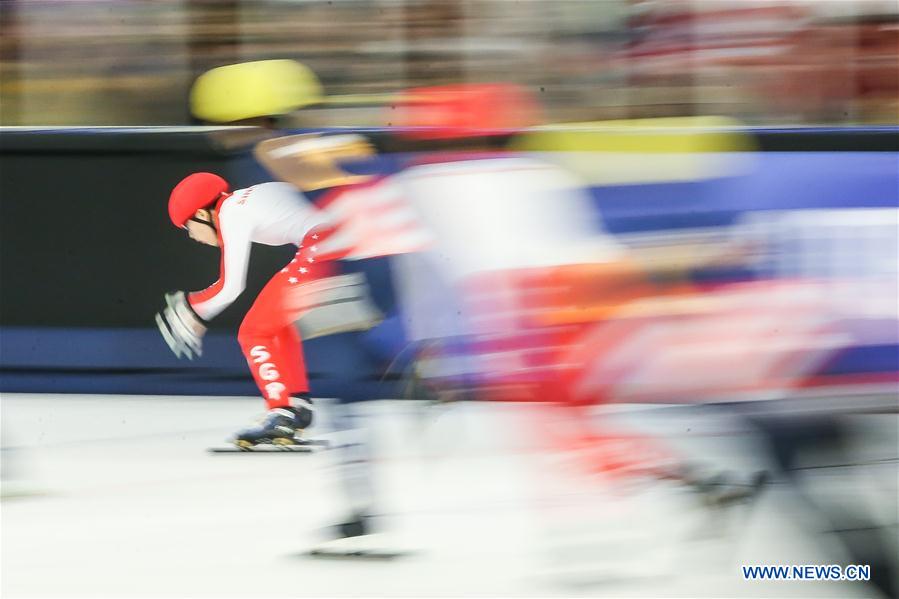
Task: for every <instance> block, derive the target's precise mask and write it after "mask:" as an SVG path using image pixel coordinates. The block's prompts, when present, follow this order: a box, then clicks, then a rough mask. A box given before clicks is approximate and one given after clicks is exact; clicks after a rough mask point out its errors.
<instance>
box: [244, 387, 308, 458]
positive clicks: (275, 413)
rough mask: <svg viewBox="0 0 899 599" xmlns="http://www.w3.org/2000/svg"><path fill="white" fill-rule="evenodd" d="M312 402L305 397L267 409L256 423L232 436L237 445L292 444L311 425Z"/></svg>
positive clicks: (248, 446)
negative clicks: (281, 406)
mask: <svg viewBox="0 0 899 599" xmlns="http://www.w3.org/2000/svg"><path fill="white" fill-rule="evenodd" d="M313 414H314V412H313V410H312V404H311V403H310V402H309V401H308V400H305V399H300V400H296V403H295V405H292V406H285V407H283V408H275V409H273V410H269V411H268V412H267V413H266V414H265V416H263V417H262V418H261V419H259V421H257V422H256V424H254V425H252V426H249V427H247V428H245V429H243V430H241V431H239V432H238V433H237V434H236V435H235V436H234V444H235V445H237V446H238V447H244V448H250V447H253V446H254V445H259V444H266V443H270V444H272V445H294V444H296V443H299V442H300V441H301V438H302V435H303V431H305V430H306V429H307V428H309V426H311V425H312V419H313Z"/></svg>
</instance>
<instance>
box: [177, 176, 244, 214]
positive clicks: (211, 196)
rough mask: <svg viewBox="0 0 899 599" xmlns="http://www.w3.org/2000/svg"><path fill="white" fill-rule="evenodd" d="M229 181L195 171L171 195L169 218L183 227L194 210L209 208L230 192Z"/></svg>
mask: <svg viewBox="0 0 899 599" xmlns="http://www.w3.org/2000/svg"><path fill="white" fill-rule="evenodd" d="M229 192H230V188H229V186H228V182H227V181H225V180H224V179H222V178H221V177H219V176H218V175H213V174H212V173H194V174H192V175H188V176H187V177H185V178H184V179H182V180H181V182H180V183H178V185H176V186H175V189H173V190H172V195H170V196H169V218H171V219H172V222H173V223H174V224H175V226H176V227H183V226H184V224H185V223H186V222H187V221H188V220H190V217H191V216H193V215H194V212H196V211H197V210H201V209H203V208H208V207H209V206H210V205H211V204H213V203H215V201H216V200H218V199H219V197H221V195H222V194H223V193H229Z"/></svg>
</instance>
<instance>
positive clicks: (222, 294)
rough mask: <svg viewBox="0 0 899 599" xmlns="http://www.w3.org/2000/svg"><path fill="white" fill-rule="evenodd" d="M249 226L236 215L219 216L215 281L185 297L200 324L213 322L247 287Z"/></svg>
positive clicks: (250, 226)
mask: <svg viewBox="0 0 899 599" xmlns="http://www.w3.org/2000/svg"><path fill="white" fill-rule="evenodd" d="M251 232H252V225H251V223H249V222H247V220H246V219H241V218H239V216H238V215H237V214H233V213H229V212H227V211H225V210H223V211H222V212H221V213H220V215H219V247H220V249H221V252H222V258H221V266H220V274H219V278H218V280H217V281H216V282H215V283H213V284H212V285H210V286H209V287H207V288H206V289H204V290H203V291H195V292H193V293H191V294H190V295H189V296H188V300H189V302H190V305H191V307H192V308H193V309H194V312H196V313H197V316H199V317H200V318H202V319H203V320H207V321H208V320H211V319H212V318H215V317H216V316H217V315H218V314H219V313H220V312H221V311H222V310H224V309H225V308H227V307H228V306H230V305H231V303H232V302H233V301H234V300H236V299H237V298H238V296H240V294H241V293H243V290H244V288H245V287H246V284H247V267H248V265H249V261H250V249H251V247H252V241H251Z"/></svg>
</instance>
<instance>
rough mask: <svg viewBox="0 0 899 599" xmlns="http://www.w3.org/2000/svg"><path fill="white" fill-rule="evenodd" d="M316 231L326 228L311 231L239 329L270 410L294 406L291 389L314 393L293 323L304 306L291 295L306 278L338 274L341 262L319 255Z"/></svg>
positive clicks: (246, 353)
mask: <svg viewBox="0 0 899 599" xmlns="http://www.w3.org/2000/svg"><path fill="white" fill-rule="evenodd" d="M328 233H330V231H328ZM313 234H315V235H317V237H315V239H316V240H317V239H319V238H320V237H321V236H322V230H318V231H317V232H310V234H309V235H307V236H306V239H304V241H303V244H302V245H301V246H300V248H299V250H297V253H296V256H294V259H293V260H291V262H290V264H288V265H287V266H285V267H284V268H283V269H281V271H280V272H279V273H277V274H276V275H275V276H274V277H272V279H271V280H270V281H269V282H268V283H267V284H266V285H265V287H263V289H262V291H261V292H260V293H259V296H258V297H257V298H256V301H255V302H253V306H252V307H251V308H250V310H249V311H248V312H247V314H246V316H245V317H244V319H243V322H242V323H241V325H240V330H239V331H238V333H237V340H238V342H239V343H240V347H241V349H242V350H243V354H244V357H246V359H247V364H248V365H249V367H250V372H251V373H252V374H253V378H254V379H255V381H256V385H257V386H258V387H259V390H260V392H261V393H262V397H264V398H265V402H266V404H267V405H268V407H269V409H274V408H278V407H283V406H288V405H290V396H291V394H300V393H308V392H309V380H308V379H307V377H306V364H305V360H304V359H303V346H302V341H301V339H300V335H299V333H298V332H297V330H296V328H295V327H294V324H293V323H294V322H295V321H296V320H297V318H299V316H300V315H301V314H302V310H301V309H297V308H293V307H292V305H296V304H297V302H291V301H288V299H289V297H290V296H291V294H295V293H296V291H297V289H301V288H302V286H303V284H304V283H310V282H312V281H315V280H316V279H321V278H324V277H328V276H331V275H332V274H334V270H335V267H334V265H333V263H332V262H330V260H331V259H333V256H326V257H325V259H320V258H319V254H318V253H317V251H316V249H315V248H316V246H315V241H314V240H312V239H311V237H312V235H313Z"/></svg>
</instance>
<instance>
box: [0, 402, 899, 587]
mask: <svg viewBox="0 0 899 599" xmlns="http://www.w3.org/2000/svg"><path fill="white" fill-rule="evenodd" d="M260 408H261V405H260V402H259V400H258V399H250V398H214V397H146V396H145V397H133V396H84V395H16V394H6V395H4V396H3V397H2V416H3V431H4V437H3V445H4V447H5V448H7V449H6V450H4V451H3V468H4V482H5V484H4V495H6V497H5V498H4V500H3V502H2V504H0V506H2V571H0V574H2V587H0V594H2V596H3V597H4V598H12V597H310V596H312V597H317V596H472V595H476V596H616V597H643V596H660V595H664V596H668V597H675V596H681V597H702V596H716V597H721V596H728V597H731V596H733V597H737V596H739V597H753V596H800V597H854V596H870V595H871V594H872V591H871V590H870V589H866V588H864V587H862V586H861V585H859V584H858V583H823V582H805V583H784V582H767V583H760V582H744V581H743V580H742V577H741V576H740V571H739V565H740V564H741V563H752V564H770V563H798V564H817V563H821V564H830V563H845V562H846V560H845V558H844V557H843V556H842V555H841V553H840V550H839V548H837V547H834V546H831V545H829V544H828V543H827V542H825V541H824V538H823V537H821V536H816V535H812V534H809V533H808V532H803V530H802V528H801V527H800V526H799V524H798V523H797V521H796V517H797V512H798V510H797V509H796V506H795V504H794V503H793V502H792V500H791V499H790V495H789V491H788V490H787V488H786V487H784V486H783V485H780V486H778V485H775V486H773V487H772V488H771V490H770V491H769V492H768V493H766V494H765V495H764V496H763V498H762V499H761V500H760V502H759V503H758V504H757V505H756V506H755V509H754V510H753V511H751V512H747V511H743V512H738V513H736V514H732V515H731V516H730V518H729V519H728V520H726V521H724V522H718V523H715V522H711V521H709V520H707V518H706V514H705V513H704V512H702V511H701V510H700V509H699V508H698V507H697V506H696V505H695V504H694V503H693V501H692V499H691V497H690V496H689V495H688V494H685V493H683V492H681V491H678V490H675V489H673V488H668V487H664V486H660V485H654V486H651V487H646V488H642V489H632V490H631V491H629V492H628V491H625V490H622V489H619V488H612V487H610V486H608V485H606V486H602V485H599V484H592V485H586V484H583V483H582V482H579V481H580V479H568V478H567V477H565V476H564V475H563V474H562V472H564V468H563V467H562V466H560V465H559V464H558V463H556V462H554V458H553V457H552V456H549V457H547V456H546V455H541V454H539V453H534V452H530V451H527V447H528V443H526V440H527V439H528V437H529V436H530V435H533V434H535V433H534V430H533V429H529V428H528V427H527V426H526V425H524V424H523V422H524V421H526V420H527V417H526V416H525V414H524V412H523V409H522V408H520V407H515V406H509V405H483V404H482V405H472V404H462V405H457V406H453V407H451V408H450V409H449V410H448V411H446V412H444V413H442V414H441V415H440V416H439V417H437V418H433V416H434V414H433V413H431V414H429V415H427V416H426V421H427V425H426V426H425V427H423V426H422V424H421V421H420V420H418V419H417V417H416V414H417V412H416V411H417V410H419V408H420V406H417V405H415V404H410V403H408V402H407V403H403V402H378V403H376V404H372V405H370V406H369V408H368V409H371V410H373V411H377V412H378V414H379V416H380V417H379V418H378V419H377V420H376V421H375V422H376V425H377V430H378V437H379V439H380V440H381V443H380V448H381V450H380V452H379V455H380V456H381V459H380V461H379V464H378V468H379V473H380V475H381V476H380V484H381V487H382V490H383V491H384V493H383V495H384V497H385V499H386V501H385V505H386V506H387V507H388V509H389V510H390V512H391V513H392V514H394V518H392V521H393V522H394V524H395V530H396V531H398V532H402V533H403V535H404V536H402V542H403V543H404V544H405V545H406V546H410V545H411V546H412V547H413V548H416V549H417V550H418V552H417V553H416V554H415V555H414V556H413V557H410V558H407V559H405V560H399V561H392V562H358V561H345V560H343V561H321V560H313V559H310V558H304V557H301V556H300V554H301V553H302V552H303V551H304V550H305V549H307V548H308V547H309V546H310V545H311V544H313V543H314V542H315V541H316V540H317V538H318V537H317V536H316V531H317V529H318V528H319V527H320V526H321V525H323V524H325V523H328V522H330V521H332V520H333V519H334V518H336V517H337V516H338V515H339V513H340V507H341V505H340V503H339V499H338V495H337V493H336V489H335V488H334V486H333V480H331V472H330V471H329V469H328V463H329V461H330V460H331V459H332V455H330V454H329V453H328V452H323V453H319V454H315V455H284V456H282V455H276V456H266V455H260V456H254V455H210V454H207V453H206V452H205V449H206V447H207V446H210V445H213V444H218V443H219V442H221V441H222V439H223V438H225V437H226V436H227V435H228V433H230V432H232V431H233V430H234V429H235V428H236V427H238V426H240V425H242V424H244V423H245V422H246V421H247V419H248V418H250V417H252V416H253V415H254V414H256V413H257V412H258V411H259V409H260ZM612 417H613V418H622V419H625V420H627V421H628V422H629V423H630V424H632V425H637V426H640V427H645V428H649V429H652V430H657V431H661V432H665V433H667V434H670V435H672V436H673V439H674V443H676V444H677V445H678V446H680V447H682V448H683V449H685V450H686V451H688V452H691V453H693V454H694V455H697V456H705V457H712V458H713V459H714V460H715V461H716V462H717V463H718V464H721V465H728V464H729V465H735V464H741V465H753V464H759V463H760V456H761V455H762V452H761V450H760V448H759V447H758V445H757V442H756V440H755V439H754V438H753V437H752V435H751V434H749V433H746V432H740V427H739V426H738V425H736V423H734V422H730V421H726V420H723V419H722V418H721V417H720V416H711V415H703V414H701V413H697V412H696V411H687V410H685V409H684V408H664V409H646V408H643V409H639V410H628V411H625V412H623V413H619V414H618V415H616V416H612ZM865 418H867V419H865ZM865 418H862V419H860V421H859V422H860V426H866V427H867V426H870V427H872V430H875V431H876V430H877V429H878V428H880V429H883V430H885V431H887V432H889V431H890V430H895V428H896V420H895V417H892V416H890V417H865ZM884 419H889V420H884ZM324 428H326V427H324ZM722 432H724V433H727V434H726V435H724V436H721V435H720V434H717V435H716V433H722ZM887 437H889V435H887ZM10 447H13V448H14V449H9V448H10ZM893 468H895V466H893ZM836 476H840V475H839V474H837V475H836ZM891 476H892V481H890V477H891ZM873 479H874V480H875V486H877V485H880V486H881V487H882V485H884V484H886V485H893V487H895V484H896V480H895V470H894V469H889V468H888V469H886V473H885V474H884V471H882V470H874V471H873ZM566 481H567V482H566ZM837 482H839V481H837ZM843 483H845V481H843ZM853 488H854V489H859V488H858V487H853ZM881 490H882V489H881ZM26 491H29V492H35V494H31V495H19V496H13V497H10V495H11V494H19V493H23V492H26ZM853 492H863V490H856V491H853ZM890 492H892V493H893V497H895V488H892V489H889V488H888V489H887V493H888V494H889V493H890ZM887 509H889V506H887ZM566 520H569V521H570V522H569V524H572V525H573V528H572V526H567V527H566V524H565V521H566ZM810 524H812V525H814V522H811V523H810ZM725 531H729V532H725ZM578 543H580V544H579V545H578Z"/></svg>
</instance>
